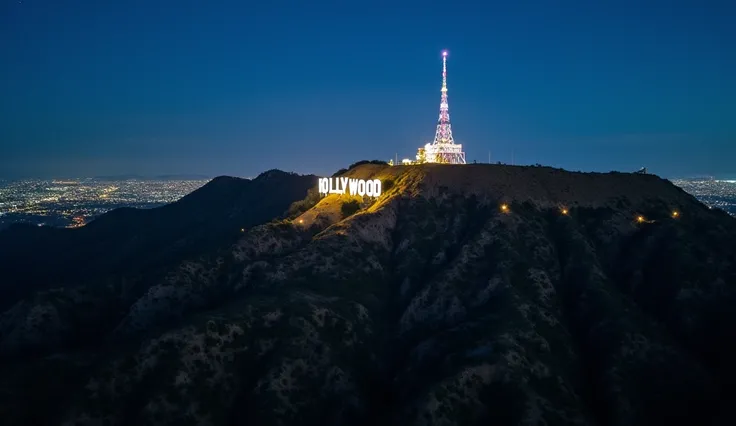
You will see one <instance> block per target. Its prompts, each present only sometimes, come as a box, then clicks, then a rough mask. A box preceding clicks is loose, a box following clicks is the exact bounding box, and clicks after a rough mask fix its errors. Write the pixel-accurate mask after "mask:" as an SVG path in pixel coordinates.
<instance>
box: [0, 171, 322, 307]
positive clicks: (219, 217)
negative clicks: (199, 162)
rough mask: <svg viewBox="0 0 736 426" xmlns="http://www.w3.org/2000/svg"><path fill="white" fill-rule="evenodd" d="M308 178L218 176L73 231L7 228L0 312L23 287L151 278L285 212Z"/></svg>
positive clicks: (1, 243) (2, 241)
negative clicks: (162, 202) (173, 197)
mask: <svg viewBox="0 0 736 426" xmlns="http://www.w3.org/2000/svg"><path fill="white" fill-rule="evenodd" d="M313 181H314V177H313V176H300V175H296V174H292V173H285V172H281V171H277V170H273V171H270V172H266V173H263V174H261V175H260V176H258V177H257V178H255V179H252V180H248V179H239V178H231V177H225V176H222V177H218V178H215V179H213V180H212V181H210V182H209V183H207V184H206V185H204V186H203V187H202V188H199V189H198V190H196V191H194V192H192V193H191V194H189V195H187V196H185V197H183V198H182V199H180V200H178V201H176V202H174V203H171V204H168V205H166V206H163V207H159V208H154V209H148V210H139V209H133V208H120V209H116V210H113V211H111V212H109V213H107V214H104V215H102V216H100V217H99V218H98V219H96V220H94V221H93V222H91V223H89V224H88V225H87V226H84V227H82V228H78V229H59V228H50V227H36V226H28V225H16V226H13V227H11V228H10V229H7V230H5V231H3V232H0V270H1V271H3V274H2V275H3V276H2V279H3V281H2V283H0V308H5V307H7V306H8V304H10V303H13V302H15V301H16V300H17V298H18V297H20V296H22V295H24V294H27V292H26V290H29V289H41V288H45V287H53V286H68V285H76V284H79V283H84V282H90V281H93V282H95V281H97V282H99V281H100V280H102V279H104V278H106V277H108V276H115V277H117V276H121V275H125V276H134V275H136V274H154V273H156V272H158V270H159V269H160V268H162V267H166V266H167V265H169V264H171V263H172V262H180V261H181V260H182V259H186V258H190V257H196V256H198V255H200V254H202V253H206V252H208V251H211V250H213V249H215V248H217V247H220V246H222V245H227V244H230V243H232V242H234V241H235V240H236V239H237V238H238V236H239V230H240V229H241V228H250V227H251V226H254V225H259V224H262V223H264V222H267V221H269V220H271V219H273V218H274V217H276V216H278V215H281V214H283V213H284V212H285V211H286V209H287V208H288V207H289V205H290V204H291V203H292V202H294V201H296V200H300V199H302V198H304V196H305V195H306V193H307V190H308V189H310V188H311V186H312V184H313Z"/></svg>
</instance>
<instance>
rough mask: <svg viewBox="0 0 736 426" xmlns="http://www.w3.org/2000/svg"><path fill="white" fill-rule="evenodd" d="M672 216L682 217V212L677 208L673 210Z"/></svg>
mask: <svg viewBox="0 0 736 426" xmlns="http://www.w3.org/2000/svg"><path fill="white" fill-rule="evenodd" d="M672 217H674V218H678V217H680V212H678V211H677V210H675V211H673V212H672Z"/></svg>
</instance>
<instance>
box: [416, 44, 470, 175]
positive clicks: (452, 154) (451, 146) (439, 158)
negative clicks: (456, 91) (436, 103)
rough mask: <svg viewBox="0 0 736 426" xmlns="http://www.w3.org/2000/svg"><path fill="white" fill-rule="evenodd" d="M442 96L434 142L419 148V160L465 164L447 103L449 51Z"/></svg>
mask: <svg viewBox="0 0 736 426" xmlns="http://www.w3.org/2000/svg"><path fill="white" fill-rule="evenodd" d="M441 93H442V96H441V97H440V117H439V119H438V120H437V131H436V132H435V134H434V141H433V142H432V143H428V144H426V145H425V146H424V148H419V152H418V154H417V160H418V161H419V162H426V163H446V164H465V152H463V146H462V145H461V144H456V143H455V140H454V139H453V137H452V125H451V124H450V108H449V105H448V103H447V51H444V52H442V90H441Z"/></svg>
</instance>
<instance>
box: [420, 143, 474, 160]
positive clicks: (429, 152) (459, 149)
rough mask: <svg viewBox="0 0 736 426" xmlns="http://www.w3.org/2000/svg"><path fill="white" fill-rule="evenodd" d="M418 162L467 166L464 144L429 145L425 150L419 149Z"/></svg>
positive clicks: (425, 146)
mask: <svg viewBox="0 0 736 426" xmlns="http://www.w3.org/2000/svg"><path fill="white" fill-rule="evenodd" d="M417 162H421V163H442V164H466V163H465V152H463V146H462V144H458V143H442V142H439V143H428V144H426V145H424V148H419V152H418V153H417Z"/></svg>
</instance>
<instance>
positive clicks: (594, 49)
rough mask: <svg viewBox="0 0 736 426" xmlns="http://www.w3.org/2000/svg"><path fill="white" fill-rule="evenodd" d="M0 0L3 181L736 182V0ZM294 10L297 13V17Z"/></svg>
mask: <svg viewBox="0 0 736 426" xmlns="http://www.w3.org/2000/svg"><path fill="white" fill-rule="evenodd" d="M444 3H445V4H444V5H443V4H442V3H440V2H436V3H435V2H429V1H424V2H414V1H403V2H402V1H399V0H396V1H390V2H384V1H370V2H367V1H359V0H341V1H331V2H323V1H302V0H299V1H297V0H292V1H279V0H269V1H256V0H252V1H248V0H245V1H243V0H240V1H223V0H160V1H156V0H145V1H143V0H126V1H119V2H115V1H96V0H95V1H92V0H87V1H82V0H21V1H18V0H2V2H0V175H2V176H6V177H7V176H20V175H36V176H70V175H71V176H80V175H97V174H118V173H141V174H163V173H202V174H208V175H220V174H231V175H238V176H252V175H255V174H257V173H259V172H261V171H264V170H267V169H270V168H281V169H284V170H293V171H298V172H312V173H321V174H324V173H332V172H333V171H335V170H336V169H338V168H340V167H344V166H347V165H348V164H350V163H352V162H354V161H356V160H360V159H374V158H378V159H389V158H393V156H394V154H395V153H398V155H399V158H402V157H412V158H413V156H414V154H415V153H416V148H417V147H418V146H420V145H422V144H423V143H425V142H428V141H430V140H431V139H432V137H433V136H434V130H435V124H436V120H437V114H438V110H439V97H440V91H439V89H440V83H441V81H440V80H441V76H440V74H441V56H440V52H441V50H442V49H448V50H449V51H450V57H449V63H448V86H449V103H450V115H451V118H452V123H453V130H454V134H455V138H456V141H457V142H459V143H463V144H464V145H465V149H466V152H467V157H468V159H469V160H470V161H472V160H473V159H477V160H478V161H479V162H480V161H487V159H488V151H489V150H491V151H492V160H493V161H494V162H495V161H497V160H501V161H504V162H510V161H511V156H512V152H513V153H514V157H515V161H516V163H522V164H523V163H536V162H539V163H544V164H550V165H555V166H561V167H564V168H569V169H573V170H600V171H608V170H612V169H620V170H629V169H636V168H638V167H641V166H644V165H645V166H647V167H649V169H650V170H651V171H652V172H655V173H657V174H661V175H663V176H680V175H691V174H714V175H721V176H723V175H729V176H734V175H736V164H735V161H734V160H736V24H734V22H736V2H734V1H721V0H715V1H709V0H693V1H689V0H688V1H685V0H668V1H661V0H596V1H590V0H576V1H565V0H559V1H552V0H549V1H545V0H538V1H523V0H520V1H506V0H504V1H493V0H486V1H481V0H472V1H467V2H464V1H458V0H451V1H450V0H447V1H446V2H444ZM295 5H298V6H295Z"/></svg>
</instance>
